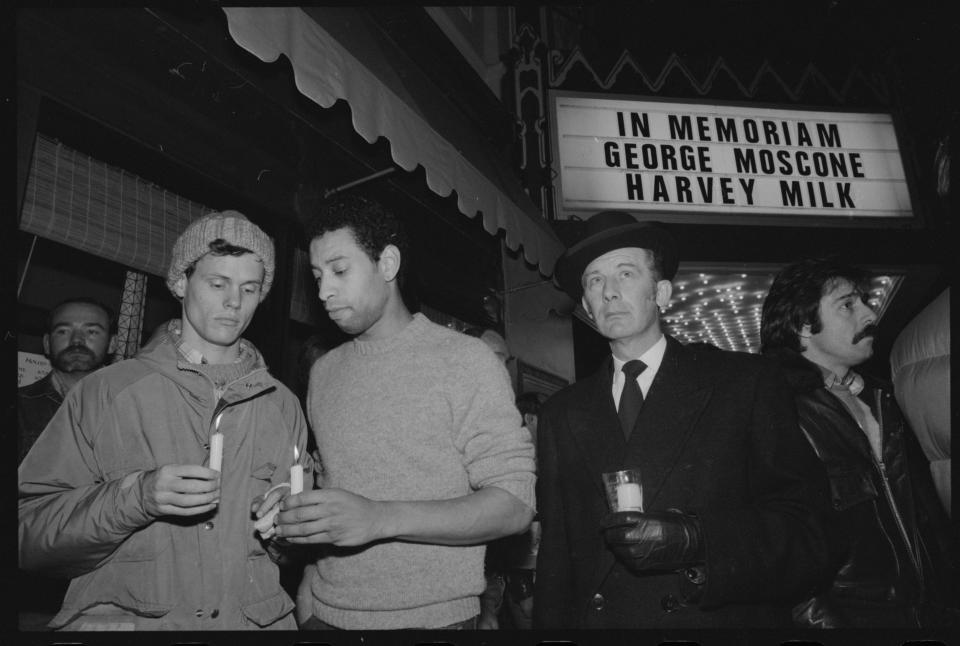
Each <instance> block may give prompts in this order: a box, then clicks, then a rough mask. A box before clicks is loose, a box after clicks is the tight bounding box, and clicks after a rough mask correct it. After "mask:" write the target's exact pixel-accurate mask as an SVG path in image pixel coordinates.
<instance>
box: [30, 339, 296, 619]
mask: <svg viewBox="0 0 960 646" xmlns="http://www.w3.org/2000/svg"><path fill="white" fill-rule="evenodd" d="M241 343H243V344H245V348H244V351H245V352H252V353H254V354H255V355H256V360H255V363H254V367H253V369H252V370H251V371H249V372H248V373H247V374H246V375H245V376H244V377H241V378H240V379H237V380H235V381H233V382H231V383H229V384H227V385H226V386H225V388H224V389H223V392H222V395H221V397H219V399H218V398H217V393H216V390H215V387H214V384H213V382H212V381H211V380H210V379H209V378H208V377H206V376H205V375H203V374H201V372H199V371H198V370H197V368H196V366H195V365H193V364H191V363H189V362H187V361H186V360H185V359H184V358H183V356H182V355H181V354H180V352H179V350H178V349H177V346H176V341H175V337H174V336H173V334H172V333H171V332H167V333H165V334H162V335H160V336H159V337H158V338H157V339H155V340H154V341H153V342H152V343H151V344H149V345H148V346H147V347H146V348H144V349H143V350H142V351H141V352H140V353H139V354H138V355H137V356H136V357H134V358H132V359H129V360H126V361H121V362H119V363H117V364H114V365H111V366H108V367H105V368H102V369H100V370H98V371H96V372H94V373H93V374H91V375H89V376H88V377H86V378H85V379H83V380H82V381H81V382H80V383H79V384H78V385H77V386H76V387H75V388H74V389H73V390H72V391H71V392H70V393H69V395H68V396H67V398H66V400H65V401H64V403H63V405H62V406H61V407H60V409H59V410H58V411H57V414H56V415H55V416H54V417H53V419H52V420H51V421H50V423H49V424H48V426H47V428H46V429H44V431H43V433H42V434H41V436H40V437H39V439H38V440H37V442H36V444H35V445H34V446H33V448H32V449H31V451H30V452H29V453H28V454H27V456H26V458H25V459H24V461H23V462H22V464H21V465H20V469H19V473H18V476H19V557H20V567H21V568H23V569H26V570H40V571H46V572H49V573H55V574H58V575H65V576H68V577H72V578H73V581H72V582H71V584H70V588H69V590H68V592H67V595H66V598H65V600H64V603H63V607H62V609H61V611H60V612H59V614H57V616H56V617H54V619H53V620H52V621H51V622H50V627H52V628H55V629H67V630H84V629H91V628H93V629H96V628H100V629H111V628H113V629H118V628H135V629H137V630H241V629H256V628H277V629H288V630H289V629H296V623H295V621H294V618H293V615H292V614H291V611H292V610H293V607H294V606H293V603H292V601H291V600H290V598H289V596H288V595H287V594H286V592H284V590H283V588H282V587H281V585H280V580H279V569H278V566H277V565H276V564H275V563H274V562H273V561H272V560H271V559H270V557H269V556H268V554H267V551H266V549H265V545H264V544H263V543H262V542H261V540H260V539H259V538H258V535H257V533H256V531H255V530H254V527H253V519H252V518H251V512H250V506H251V503H252V501H253V500H254V498H255V497H256V496H258V495H262V494H264V493H265V492H266V491H267V489H268V488H269V487H271V486H272V485H274V484H277V483H281V482H286V481H287V480H288V477H289V470H290V466H291V465H292V464H293V463H294V459H295V458H294V447H296V449H297V454H298V455H299V460H298V461H299V462H300V463H301V464H304V471H305V478H304V479H305V485H306V489H310V488H311V486H312V479H311V475H312V464H311V460H310V458H309V456H308V455H307V451H306V442H307V426H306V422H305V420H304V417H303V413H302V411H301V409H300V405H299V402H298V401H297V398H296V397H295V396H294V395H293V393H291V392H290V390H289V389H287V388H286V387H285V386H284V385H283V384H282V383H280V382H279V381H277V380H276V379H275V378H273V377H272V376H271V375H270V374H269V373H268V372H267V368H266V366H265V365H264V363H263V359H262V357H261V356H260V354H259V352H257V350H256V349H255V348H254V347H253V346H252V345H251V344H249V343H247V342H246V341H241ZM220 412H222V413H223V415H222V417H221V420H220V425H219V430H220V432H221V433H223V435H224V450H223V468H222V475H221V496H220V502H219V506H218V508H217V509H216V510H215V511H213V512H210V513H209V514H205V515H202V516H194V517H172V516H171V517H161V518H157V519H154V518H152V517H151V516H149V515H148V514H147V512H146V510H145V509H144V506H143V500H142V492H141V486H140V484H141V481H142V478H143V474H144V473H145V472H146V471H149V470H151V469H156V468H158V467H160V466H163V465H166V464H207V459H208V449H209V446H208V443H209V437H210V435H211V433H212V432H213V424H214V419H215V417H216V416H217V415H218V414H219V413H220Z"/></svg>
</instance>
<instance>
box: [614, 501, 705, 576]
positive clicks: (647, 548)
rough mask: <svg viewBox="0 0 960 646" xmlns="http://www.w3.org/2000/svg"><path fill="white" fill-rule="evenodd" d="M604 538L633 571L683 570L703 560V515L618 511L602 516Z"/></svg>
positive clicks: (676, 512)
mask: <svg viewBox="0 0 960 646" xmlns="http://www.w3.org/2000/svg"><path fill="white" fill-rule="evenodd" d="M602 527H603V538H604V540H605V541H606V542H607V546H608V547H609V548H610V549H611V550H612V551H613V553H614V554H615V555H616V557H617V559H618V560H619V561H620V562H621V563H623V564H624V565H625V566H627V568H628V569H629V570H631V571H633V572H646V571H647V570H680V569H683V568H688V567H692V566H694V565H696V564H698V563H702V562H703V560H704V543H703V537H702V535H701V531H700V519H699V518H697V517H696V516H691V515H688V514H684V513H682V512H680V511H677V510H674V509H670V510H667V511H652V512H647V513H643V512H639V511H618V512H615V513H612V514H610V515H608V516H607V517H606V518H604V519H603V524H602Z"/></svg>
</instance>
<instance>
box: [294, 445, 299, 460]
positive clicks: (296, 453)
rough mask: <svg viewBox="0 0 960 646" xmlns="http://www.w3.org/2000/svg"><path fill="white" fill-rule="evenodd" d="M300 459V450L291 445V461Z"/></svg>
mask: <svg viewBox="0 0 960 646" xmlns="http://www.w3.org/2000/svg"><path fill="white" fill-rule="evenodd" d="M299 459H300V451H298V450H297V447H293V461H294V462H297V461H298V460H299Z"/></svg>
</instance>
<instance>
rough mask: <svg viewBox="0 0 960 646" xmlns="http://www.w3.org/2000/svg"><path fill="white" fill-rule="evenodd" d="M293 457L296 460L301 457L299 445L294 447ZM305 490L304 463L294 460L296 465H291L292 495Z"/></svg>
mask: <svg viewBox="0 0 960 646" xmlns="http://www.w3.org/2000/svg"><path fill="white" fill-rule="evenodd" d="M293 459H294V461H296V460H299V459H300V452H299V451H297V447H293ZM302 491H303V465H302V464H297V463H296V462H294V465H293V466H292V467H290V495H291V496H292V495H294V494H298V493H300V492H302Z"/></svg>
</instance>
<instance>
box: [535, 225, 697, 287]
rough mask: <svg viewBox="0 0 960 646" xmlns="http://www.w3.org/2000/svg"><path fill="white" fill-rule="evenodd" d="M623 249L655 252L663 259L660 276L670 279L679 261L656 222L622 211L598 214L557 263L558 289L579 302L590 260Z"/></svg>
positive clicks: (669, 237)
mask: <svg viewBox="0 0 960 646" xmlns="http://www.w3.org/2000/svg"><path fill="white" fill-rule="evenodd" d="M623 247H640V248H641V249H650V250H651V251H653V252H656V253H658V254H659V255H660V257H661V258H662V259H663V268H662V269H663V276H662V278H664V279H666V280H673V277H674V276H675V275H676V273H677V266H678V265H679V262H680V261H679V259H678V256H677V243H676V240H674V238H673V236H672V235H671V234H670V232H669V231H667V230H666V229H664V228H663V227H661V226H658V225H657V224H656V223H652V222H637V220H636V218H634V217H633V216H632V215H630V214H629V213H627V212H626V211H601V212H599V213H597V214H595V215H593V216H591V217H590V218H589V219H588V220H587V222H586V234H585V236H584V238H583V239H582V240H580V241H579V242H577V243H575V244H573V245H572V246H571V247H570V248H569V249H567V250H566V251H565V252H564V254H563V255H562V256H560V259H559V260H557V265H556V269H555V270H554V277H555V278H556V280H557V284H558V285H559V286H560V289H562V290H563V291H565V292H566V293H567V294H569V295H570V297H571V298H573V300H575V301H579V300H580V297H581V296H582V295H583V287H582V285H581V283H580V278H581V277H582V276H583V270H584V269H586V268H587V265H589V264H590V263H591V262H593V260H594V259H595V258H597V257H599V256H602V255H603V254H605V253H607V252H608V251H613V250H614V249H622V248H623Z"/></svg>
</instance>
